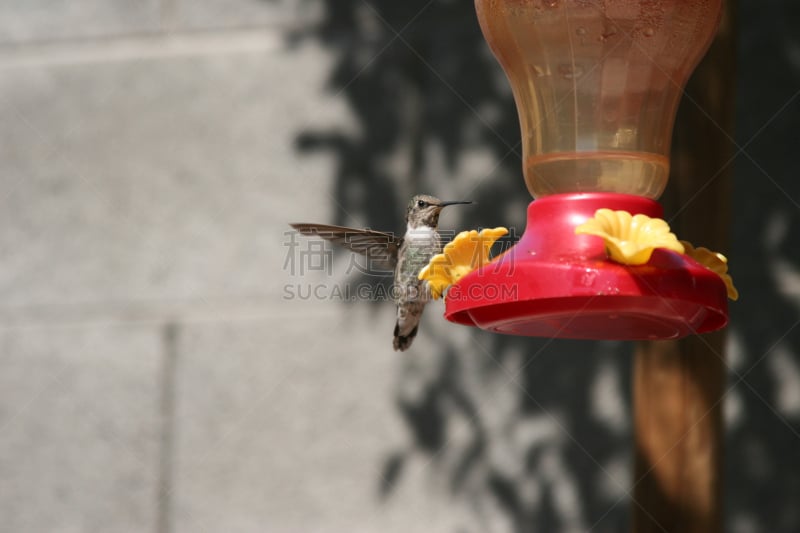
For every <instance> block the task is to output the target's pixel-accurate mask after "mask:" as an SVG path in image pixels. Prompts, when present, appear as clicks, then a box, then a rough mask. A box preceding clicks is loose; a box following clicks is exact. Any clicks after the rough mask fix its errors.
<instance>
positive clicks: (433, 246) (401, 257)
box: [290, 194, 472, 352]
mask: <svg viewBox="0 0 800 533" xmlns="http://www.w3.org/2000/svg"><path fill="white" fill-rule="evenodd" d="M471 203H472V202H461V201H454V202H443V201H441V200H439V199H438V198H435V197H433V196H429V195H427V194H418V195H416V196H414V197H413V198H412V199H411V201H410V202H409V203H408V207H407V209H406V233H405V235H404V236H403V237H396V236H395V235H393V234H391V233H386V232H383V231H374V230H370V229H357V228H347V227H343V226H330V225H326V224H304V223H298V224H290V225H291V226H292V227H293V228H294V229H296V230H297V231H299V232H300V233H302V234H303V235H309V236H315V235H316V236H319V237H322V238H323V239H326V240H328V241H331V242H333V243H335V244H338V245H340V246H343V247H345V248H347V249H349V250H351V251H353V252H356V253H359V254H363V255H366V256H367V257H368V258H369V259H370V260H371V261H372V263H371V264H372V265H373V266H375V267H376V268H383V269H387V270H394V289H393V291H392V294H393V296H394V297H395V299H396V301H397V323H396V324H395V326H394V349H395V351H397V350H399V351H401V352H403V351H405V350H407V349H408V348H409V346H411V343H412V342H413V341H414V337H415V336H416V335H417V329H418V327H419V321H420V318H421V317H422V311H423V310H424V309H425V304H426V303H428V300H429V299H430V291H429V289H428V282H427V281H421V280H420V279H419V278H418V277H417V276H418V275H419V271H420V270H422V268H423V267H424V266H425V265H427V264H428V261H430V260H431V257H433V256H434V255H436V254H438V253H440V252H441V251H442V242H441V237H440V236H439V231H438V225H439V214H440V213H441V212H442V209H444V208H445V207H447V206H448V205H456V204H471Z"/></svg>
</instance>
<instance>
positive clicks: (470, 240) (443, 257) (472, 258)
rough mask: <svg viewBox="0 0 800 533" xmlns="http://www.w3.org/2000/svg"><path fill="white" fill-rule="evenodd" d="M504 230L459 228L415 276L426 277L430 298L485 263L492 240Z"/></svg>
mask: <svg viewBox="0 0 800 533" xmlns="http://www.w3.org/2000/svg"><path fill="white" fill-rule="evenodd" d="M507 233H508V230H507V229H506V228H494V229H483V230H481V231H480V233H478V232H477V231H475V230H472V231H462V232H461V233H459V234H458V235H456V238H455V239H453V240H452V241H451V242H449V243H447V245H446V246H445V247H444V250H442V253H440V254H437V255H435V256H433V257H432V258H431V260H430V262H428V264H427V266H425V268H423V269H422V270H420V272H419V279H421V280H426V281H427V282H428V286H429V287H430V289H431V295H432V296H433V298H434V299H439V297H441V296H442V294H443V293H444V291H445V289H447V287H449V286H450V285H452V284H453V283H455V282H457V281H458V280H459V279H461V278H462V277H463V276H464V275H466V274H468V273H470V272H472V271H473V270H475V269H476V268H480V267H481V266H483V265H485V264H486V263H488V262H489V250H490V249H491V247H492V244H494V241H496V240H497V239H499V238H500V237H502V236H503V235H505V234H507Z"/></svg>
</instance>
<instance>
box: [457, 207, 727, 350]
mask: <svg viewBox="0 0 800 533" xmlns="http://www.w3.org/2000/svg"><path fill="white" fill-rule="evenodd" d="M603 207H605V208H608V209H614V210H625V211H628V212H629V213H631V214H637V213H642V214H645V215H648V216H650V217H661V216H662V209H661V206H660V205H659V204H658V203H657V202H656V201H654V200H650V199H648V198H643V197H639V196H632V195H625V194H609V193H589V194H558V195H552V196H546V197H544V198H541V199H539V200H536V201H534V202H532V203H531V204H530V205H529V206H528V223H527V228H526V229H525V233H524V234H523V236H522V238H521V239H520V241H519V242H518V243H517V244H516V245H515V246H514V247H513V248H511V249H510V250H509V251H508V252H506V253H505V254H503V255H502V256H501V257H500V258H498V259H497V260H495V261H493V262H492V263H489V264H488V265H486V266H484V267H483V268H482V269H479V270H476V271H474V272H471V273H469V274H468V275H466V276H464V277H463V278H462V279H461V280H459V282H458V283H456V284H455V285H453V286H452V287H450V289H449V291H448V293H447V299H446V309H445V317H446V318H447V319H448V320H450V321H452V322H456V323H458V324H464V325H470V326H477V327H479V328H482V329H486V330H489V331H494V332H497V333H507V334H510V335H527V336H534V337H555V338H569V339H598V340H599V339H609V340H640V339H676V338H680V337H684V336H686V335H691V334H695V333H705V332H709V331H714V330H717V329H720V328H722V327H724V326H725V325H726V324H727V323H728V299H727V293H726V289H725V284H724V283H723V281H722V279H721V278H720V277H719V276H717V275H716V274H715V273H713V272H712V271H710V270H708V269H707V268H705V267H703V266H702V265H700V264H699V263H697V262H696V261H694V260H693V259H691V258H690V257H688V256H685V255H683V254H679V253H676V252H672V251H669V250H661V249H657V250H655V251H654V252H653V255H652V257H651V258H650V261H649V262H648V263H647V264H645V265H640V266H627V265H621V264H618V263H615V262H612V261H610V260H609V259H607V258H606V253H605V245H604V244H603V241H602V239H600V238H599V237H595V236H592V235H575V227H576V226H578V225H579V224H581V223H583V222H584V221H585V220H586V219H588V218H591V217H592V216H594V213H595V211H596V210H597V209H600V208H603Z"/></svg>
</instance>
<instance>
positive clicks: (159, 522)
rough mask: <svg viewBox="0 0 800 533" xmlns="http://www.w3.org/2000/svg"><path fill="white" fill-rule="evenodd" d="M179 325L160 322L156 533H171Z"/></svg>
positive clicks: (171, 322)
mask: <svg viewBox="0 0 800 533" xmlns="http://www.w3.org/2000/svg"><path fill="white" fill-rule="evenodd" d="M179 338H180V326H179V325H178V323H177V322H175V321H170V322H167V323H165V324H164V326H163V329H162V333H161V340H162V350H163V363H162V364H163V366H162V373H161V390H160V394H161V399H160V404H159V412H160V428H159V429H160V431H159V435H160V439H159V453H158V490H157V491H156V502H155V504H156V528H155V531H156V533H171V531H172V518H173V516H172V513H173V505H172V504H173V495H174V494H175V475H174V474H175V434H176V431H175V424H176V416H175V396H176V390H175V383H176V377H177V376H176V369H177V363H178V342H179Z"/></svg>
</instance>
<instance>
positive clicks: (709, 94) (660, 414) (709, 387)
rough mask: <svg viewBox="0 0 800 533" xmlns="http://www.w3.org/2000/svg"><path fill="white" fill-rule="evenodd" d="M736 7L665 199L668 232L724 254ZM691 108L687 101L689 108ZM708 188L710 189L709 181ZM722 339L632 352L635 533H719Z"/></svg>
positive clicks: (678, 131) (676, 145) (701, 73)
mask: <svg viewBox="0 0 800 533" xmlns="http://www.w3.org/2000/svg"><path fill="white" fill-rule="evenodd" d="M735 7H736V6H735V2H734V1H733V0H728V1H727V2H726V7H725V14H724V16H723V22H722V27H721V28H720V32H719V34H718V36H717V39H716V41H715V42H714V44H713V45H712V47H711V50H709V53H708V54H707V56H706V58H705V59H704V61H703V62H702V64H701V65H700V66H699V67H698V69H697V71H696V72H695V74H694V76H693V77H692V80H691V81H690V82H689V85H688V87H687V97H684V100H683V102H682V104H681V109H680V110H679V112H678V119H677V122H676V125H675V137H674V140H673V154H672V176H671V179H670V186H669V188H668V190H667V193H666V194H665V197H664V198H663V201H664V203H665V211H666V213H667V214H668V217H669V213H677V217H676V218H675V219H673V220H670V225H671V227H672V228H673V231H674V232H675V233H676V234H677V235H678V236H680V237H681V238H684V239H686V240H688V241H690V242H693V243H694V244H696V245H702V246H706V247H709V248H711V249H714V250H720V251H724V250H726V249H727V244H728V228H729V225H730V183H731V170H732V168H731V165H730V163H731V161H730V159H731V158H732V156H733V144H732V141H731V138H732V137H733V112H734V83H735V68H734V67H735V38H734V28H735V24H734V23H735V16H734V15H735ZM690 99H691V100H690ZM709 180H710V181H709ZM724 343H725V335H724V332H723V333H721V332H718V333H715V334H711V335H703V336H702V337H698V336H693V337H689V338H686V339H683V340H680V341H656V342H643V343H640V344H639V345H637V349H636V354H635V359H634V370H633V402H634V418H635V445H636V468H635V477H634V484H635V485H634V491H633V497H634V502H633V509H632V510H633V531H634V532H635V533H650V532H659V533H673V532H675V533H677V532H680V533H721V532H722V479H721V476H722V441H723V427H722V402H721V399H722V394H723V389H724V386H725V375H726V372H725V368H726V367H725V361H724Z"/></svg>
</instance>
